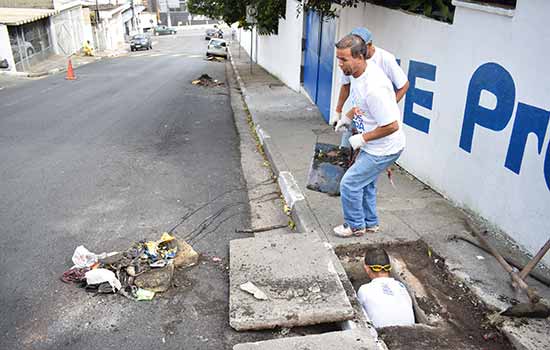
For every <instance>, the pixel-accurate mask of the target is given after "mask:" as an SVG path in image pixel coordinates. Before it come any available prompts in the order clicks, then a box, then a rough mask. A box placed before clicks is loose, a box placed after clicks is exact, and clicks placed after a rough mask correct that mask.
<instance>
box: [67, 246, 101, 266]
mask: <svg viewBox="0 0 550 350" xmlns="http://www.w3.org/2000/svg"><path fill="white" fill-rule="evenodd" d="M96 262H97V255H96V254H94V253H92V252H91V251H89V250H88V249H86V248H85V247H84V246H83V245H79V246H78V247H76V249H75V250H74V253H73V264H74V265H75V267H80V268H84V267H90V266H92V265H93V264H95V263H96Z"/></svg>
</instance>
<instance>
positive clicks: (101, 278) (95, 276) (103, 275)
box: [86, 269, 122, 293]
mask: <svg viewBox="0 0 550 350" xmlns="http://www.w3.org/2000/svg"><path fill="white" fill-rule="evenodd" d="M103 282H109V284H110V285H111V287H112V288H113V292H114V293H116V292H117V290H119V289H120V288H122V285H121V284H120V281H119V280H118V278H116V276H115V273H114V272H113V271H111V270H107V269H95V270H90V271H88V272H86V283H88V284H100V283H103Z"/></svg>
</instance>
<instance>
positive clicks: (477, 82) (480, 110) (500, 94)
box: [459, 63, 516, 152]
mask: <svg viewBox="0 0 550 350" xmlns="http://www.w3.org/2000/svg"><path fill="white" fill-rule="evenodd" d="M483 90H487V91H489V92H491V93H493V94H494V95H495V96H496V98H497V105H496V108H495V109H488V108H485V107H482V106H480V105H479V98H480V96H481V91H483ZM515 99H516V87H515V85H514V80H513V79H512V76H511V75H510V73H508V71H507V70H506V69H504V68H503V67H502V66H501V65H499V64H497V63H485V64H483V65H481V66H479V68H478V69H476V71H475V72H474V75H472V79H470V85H469V86H468V95H467V97H466V108H465V109H464V121H463V122H462V132H461V134H460V144H459V146H460V148H462V149H463V150H465V151H466V152H471V151H472V139H473V138H474V128H475V125H476V124H477V125H479V126H482V127H485V128H487V129H490V130H494V131H500V130H502V129H504V128H505V127H506V125H507V124H508V122H509V121H510V118H511V117H512V112H513V111H514V103H515Z"/></svg>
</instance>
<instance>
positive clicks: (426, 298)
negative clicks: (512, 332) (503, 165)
mask: <svg viewBox="0 0 550 350" xmlns="http://www.w3.org/2000/svg"><path fill="white" fill-rule="evenodd" d="M367 246H368V245H364V244H360V245H352V246H347V247H340V248H338V249H336V254H337V256H338V258H339V259H340V260H341V262H342V265H343V267H344V270H345V271H346V274H347V276H348V278H349V280H350V282H351V284H352V285H353V288H354V290H355V291H356V292H357V290H358V289H359V287H360V286H361V285H363V284H365V283H368V282H369V278H368V277H367V275H366V273H365V271H364V268H363V256H364V249H365V248H366V247H367ZM372 246H379V247H383V248H384V249H386V251H387V252H388V254H389V255H390V258H391V261H392V266H393V269H392V277H394V278H395V279H397V280H399V281H401V282H402V283H403V284H404V285H405V286H406V287H407V290H408V291H409V294H410V295H411V298H412V299H413V306H414V313H415V320H416V324H415V325H414V326H409V327H385V328H380V329H377V332H378V335H379V337H380V338H381V339H382V340H383V341H384V342H385V343H386V345H387V346H388V348H389V349H391V350H394V349H416V348H433V349H481V348H482V349H514V347H513V346H512V345H511V344H510V342H509V341H508V339H507V338H506V337H505V336H504V335H503V334H502V333H500V331H499V330H498V329H497V328H496V327H494V326H493V325H492V324H491V323H490V322H489V320H488V316H489V315H490V314H491V311H490V310H489V309H488V308H487V306H486V305H485V304H484V303H483V302H482V301H481V300H479V299H478V298H477V297H476V296H475V294H474V293H472V292H471V291H470V289H469V288H468V287H467V286H466V285H465V284H464V283H463V282H462V281H460V280H458V279H457V278H455V277H454V276H453V275H452V274H451V273H450V272H449V270H448V268H447V266H446V264H445V259H444V258H442V257H441V256H439V255H438V254H437V253H435V252H434V251H433V250H432V249H431V248H430V247H429V246H428V245H427V244H426V243H425V242H423V241H416V242H407V243H398V244H391V245H387V244H386V245H372ZM354 302H357V303H358V301H357V300H354Z"/></svg>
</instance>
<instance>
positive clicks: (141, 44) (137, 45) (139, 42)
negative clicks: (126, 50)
mask: <svg viewBox="0 0 550 350" xmlns="http://www.w3.org/2000/svg"><path fill="white" fill-rule="evenodd" d="M152 48H153V44H152V43H151V38H150V37H149V36H148V35H145V34H136V35H134V36H133V37H132V39H130V50H132V51H137V50H151V49H152Z"/></svg>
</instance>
